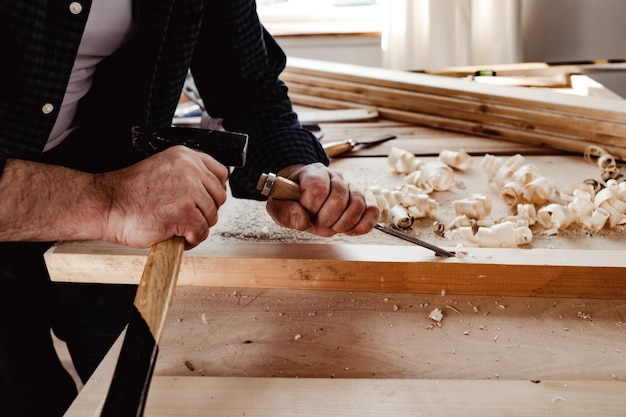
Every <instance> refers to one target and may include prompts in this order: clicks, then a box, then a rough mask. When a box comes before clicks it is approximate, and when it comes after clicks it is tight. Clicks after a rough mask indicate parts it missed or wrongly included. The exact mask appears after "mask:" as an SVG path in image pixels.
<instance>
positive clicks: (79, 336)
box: [0, 127, 141, 417]
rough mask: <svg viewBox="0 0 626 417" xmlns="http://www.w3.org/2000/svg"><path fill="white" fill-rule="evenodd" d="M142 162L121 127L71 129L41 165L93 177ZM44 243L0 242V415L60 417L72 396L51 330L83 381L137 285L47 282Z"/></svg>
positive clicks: (122, 320) (120, 324)
mask: <svg viewBox="0 0 626 417" xmlns="http://www.w3.org/2000/svg"><path fill="white" fill-rule="evenodd" d="M98 145H100V146H99V147H98ZM140 157H141V156H140V155H138V154H136V153H133V150H132V146H131V141H130V129H129V128H126V127H124V128H122V129H118V131H115V129H108V130H106V131H105V130H103V129H101V128H100V129H93V130H91V131H87V129H82V130H77V131H76V132H75V133H74V134H73V135H72V136H71V137H70V138H68V139H67V140H66V141H65V142H64V143H63V144H62V145H61V146H60V147H58V148H56V149H55V150H53V151H51V152H48V153H46V154H45V155H44V157H43V158H42V160H43V161H45V162H49V163H55V164H58V165H65V166H69V167H72V168H76V169H81V170H84V171H92V172H97V171H105V170H110V169H117V168H120V167H123V166H126V165H129V164H130V163H132V162H135V161H136V160H138V159H139V158H140ZM50 245H51V243H26V242H20V243H7V242H0V416H1V417H17V416H25V417H35V416H37V417H56V416H61V415H63V413H64V411H65V410H66V409H67V407H68V406H69V405H70V404H71V402H72V400H73V399H74V397H75V396H76V386H75V384H74V381H73V380H72V378H71V377H70V375H69V374H68V373H67V372H66V371H65V370H64V369H63V367H62V366H61V363H60V361H59V358H58V356H57V354H56V351H55V350H54V347H53V343H52V338H51V335H50V331H51V329H52V330H53V331H54V333H55V335H56V336H58V337H59V338H60V339H62V340H64V341H65V342H66V343H67V345H68V349H69V351H70V355H71V357H72V361H73V363H74V366H75V367H76V369H77V371H78V373H79V375H80V377H81V379H82V380H83V382H84V381H86V380H87V379H88V378H89V376H90V375H91V373H92V372H93V371H94V370H95V368H96V366H97V365H98V363H99V362H100V360H101V359H102V358H103V356H104V355H105V354H106V352H107V351H108V349H109V347H110V346H111V345H112V344H113V342H114V341H115V340H116V338H117V337H118V336H119V334H120V333H121V331H122V330H123V329H124V327H125V325H126V324H127V322H128V317H129V314H130V308H131V306H132V302H133V299H134V293H135V290H136V286H134V285H133V286H130V285H128V286H124V285H98V284H69V283H51V282H50V279H49V276H48V273H47V270H46V268H45V263H44V260H43V253H44V252H45V250H46V249H47V248H49V247H50Z"/></svg>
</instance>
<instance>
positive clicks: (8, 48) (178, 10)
mask: <svg viewBox="0 0 626 417" xmlns="http://www.w3.org/2000/svg"><path fill="white" fill-rule="evenodd" d="M74 3H76V2H74ZM78 3H80V5H81V6H82V11H80V12H79V13H76V14H75V12H76V9H77V8H76V7H70V5H71V4H72V2H71V1H70V0H38V1H26V0H0V152H1V153H2V154H4V156H5V157H10V158H23V159H32V160H36V159H38V158H40V155H41V154H42V149H43V146H44V144H45V143H46V140H47V138H48V135H49V133H50V131H51V129H52V126H53V125H54V121H55V119H56V116H57V109H58V108H59V107H60V104H61V101H62V98H63V95H64V91H65V88H66V85H67V81H68V79H69V75H70V71H71V68H72V65H73V62H74V57H75V55H76V51H77V49H78V45H79V42H80V38H81V35H82V31H83V29H84V26H85V23H86V21H87V16H88V13H89V8H90V6H91V0H78ZM74 6H75V5H74ZM135 6H136V10H135V13H134V15H135V19H136V20H137V22H138V30H137V32H136V34H135V36H134V37H133V39H132V40H131V41H130V42H129V43H128V44H127V45H125V46H124V47H123V48H122V49H121V50H119V51H117V52H116V53H115V54H114V55H112V56H111V57H109V58H107V59H106V60H105V61H103V62H102V63H101V64H100V65H99V67H98V70H97V72H96V75H95V78H94V85H93V87H92V89H91V91H90V93H89V94H88V96H87V97H86V98H85V99H84V100H83V101H82V102H81V105H80V108H79V112H78V115H77V117H76V119H77V120H76V121H75V122H76V124H80V125H82V126H93V127H94V129H98V127H101V128H102V129H110V130H111V131H112V132H114V131H115V132H130V130H129V127H130V126H132V125H148V126H167V125H169V124H170V123H171V120H172V116H173V113H174V110H175V108H176V105H177V103H178V100H179V97H180V92H181V89H182V86H183V83H184V80H185V76H186V75H187V73H188V70H189V69H191V72H192V74H193V76H194V80H195V83H196V86H197V87H198V90H199V91H200V93H201V95H202V98H203V101H204V103H205V106H206V108H207V111H208V113H209V114H210V115H211V116H213V117H221V118H223V119H224V127H225V128H226V129H227V130H231V131H238V132H245V133H248V134H249V136H250V139H249V140H250V142H249V154H248V159H247V165H246V167H245V168H244V169H241V170H236V171H235V172H234V173H233V175H232V176H231V186H232V187H233V192H234V193H235V195H238V196H241V197H249V198H261V197H260V196H259V194H258V193H257V192H256V190H255V185H256V181H257V179H258V178H259V175H260V174H261V173H262V172H264V171H273V172H275V171H277V170H279V169H280V168H282V167H284V166H287V165H291V164H295V163H312V162H317V161H322V162H324V163H328V160H327V158H326V155H325V153H324V151H323V150H322V149H321V148H320V146H319V143H317V141H316V140H315V138H314V137H313V136H312V135H311V134H309V133H308V132H306V131H305V130H303V129H302V128H301V127H300V124H299V122H298V121H297V117H296V115H295V114H294V113H293V111H292V108H291V102H290V101H289V99H288V97H287V89H286V87H285V85H284V84H283V83H282V82H280V81H279V80H278V76H279V74H280V72H281V71H282V69H283V68H284V65H285V56H284V54H283V52H282V51H281V50H280V48H279V47H278V45H277V44H276V43H275V41H274V40H273V39H272V37H271V36H270V35H269V34H268V33H267V32H266V31H265V29H264V28H263V27H262V25H261V24H260V22H259V20H258V17H257V15H256V6H255V1H254V0H139V1H137V0H136V4H135ZM78 9H79V10H80V8H78ZM71 10H73V11H74V13H72V12H71ZM111 24H115V22H112V23H111ZM46 103H49V104H52V108H53V110H52V112H49V110H50V106H49V105H48V106H46ZM114 127H115V128H117V129H118V130H115V129H114ZM124 140H126V138H124ZM129 141H130V139H129ZM100 145H102V144H100ZM94 146H95V145H94ZM105 146H108V144H105ZM111 146H114V145H111Z"/></svg>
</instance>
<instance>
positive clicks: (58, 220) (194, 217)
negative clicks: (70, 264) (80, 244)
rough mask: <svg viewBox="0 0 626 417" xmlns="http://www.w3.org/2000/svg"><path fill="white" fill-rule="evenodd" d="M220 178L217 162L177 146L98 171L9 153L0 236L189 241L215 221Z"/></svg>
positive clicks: (0, 189)
mask: <svg viewBox="0 0 626 417" xmlns="http://www.w3.org/2000/svg"><path fill="white" fill-rule="evenodd" d="M227 178H228V169H227V168H226V167H225V166H223V165H222V164H220V163H219V162H217V161H216V160H215V159H213V158H212V157H210V156H209V155H206V154H203V153H200V152H197V151H194V150H191V149H189V148H185V147H183V146H175V147H172V148H169V149H167V150H165V151H163V152H160V153H158V154H156V155H153V156H151V157H149V158H147V159H145V160H143V161H141V162H139V163H137V164H135V165H132V166H130V167H128V168H124V169H121V170H119V171H112V172H106V173H102V174H88V173H85V172H80V171H76V170H72V169H69V168H65V167H61V166H55V165H48V164H42V163H38V162H31V161H24V160H19V159H9V160H8V161H7V165H6V168H5V170H4V172H3V173H2V175H1V176H0V241H5V242H10V241H13V242H15V241H60V240H108V241H110V242H113V243H118V244H123V245H127V246H132V247H138V248H147V247H150V246H152V245H153V244H155V243H157V242H160V241H162V240H165V239H168V238H170V237H172V236H182V237H184V238H185V240H186V241H187V245H186V246H187V248H192V247H194V246H196V245H198V244H199V243H200V242H202V241H203V240H204V239H206V237H207V236H208V234H209V228H210V227H211V226H213V225H214V224H215V223H216V222H217V210H218V208H219V207H220V206H221V205H222V204H223V203H224V201H225V200H226V187H225V184H226V180H227Z"/></svg>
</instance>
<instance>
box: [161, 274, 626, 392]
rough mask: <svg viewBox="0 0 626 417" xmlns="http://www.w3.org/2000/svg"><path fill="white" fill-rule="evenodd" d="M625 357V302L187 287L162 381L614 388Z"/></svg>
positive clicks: (625, 369)
mask: <svg viewBox="0 0 626 417" xmlns="http://www.w3.org/2000/svg"><path fill="white" fill-rule="evenodd" d="M434 309H439V310H441V312H442V316H443V318H442V320H441V321H440V322H439V324H437V322H435V321H433V320H431V319H429V314H430V313H431V312H432V311H433V310H434ZM625 355H626V300H604V299H595V300H591V299H588V298H568V299H565V298H545V297H505V296H470V295H458V294H451V293H449V292H446V293H445V294H441V293H439V294H411V293H394V292H382V293H381V292H360V291H359V292H357V291H315V290H287V289H262V288H238V287H230V288H215V287H189V286H180V287H179V288H178V289H177V292H176V297H175V299H174V302H173V303H172V308H171V313H170V319H169V322H168V325H167V326H166V332H165V334H164V335H163V340H162V342H161V345H160V352H159V358H158V361H157V366H156V369H155V374H156V375H159V376H237V377H298V378H331V377H335V378H376V379H378V378H383V379H389V378H396V379H466V380H489V379H492V380H496V379H503V380H512V379H515V380H552V379H571V380H576V379H578V380H594V381H613V380H626V360H625V359H626V357H625Z"/></svg>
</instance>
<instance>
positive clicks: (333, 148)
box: [322, 139, 356, 158]
mask: <svg viewBox="0 0 626 417" xmlns="http://www.w3.org/2000/svg"><path fill="white" fill-rule="evenodd" d="M322 146H323V147H324V150H325V151H326V154H327V155H328V156H329V157H331V158H332V157H335V156H337V155H341V154H344V153H346V152H350V151H351V150H352V149H353V148H354V147H355V146H356V143H355V142H354V141H353V140H352V139H348V140H339V141H335V142H328V143H325V144H323V145H322Z"/></svg>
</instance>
